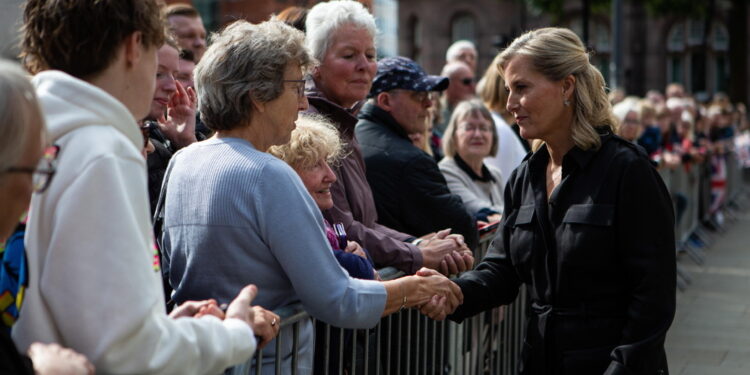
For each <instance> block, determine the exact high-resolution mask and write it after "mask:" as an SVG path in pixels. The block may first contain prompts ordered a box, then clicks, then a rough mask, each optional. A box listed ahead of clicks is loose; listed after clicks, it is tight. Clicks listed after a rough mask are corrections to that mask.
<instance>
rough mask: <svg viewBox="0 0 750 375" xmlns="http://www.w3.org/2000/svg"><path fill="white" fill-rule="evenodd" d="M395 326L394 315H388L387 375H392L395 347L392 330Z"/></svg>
mask: <svg viewBox="0 0 750 375" xmlns="http://www.w3.org/2000/svg"><path fill="white" fill-rule="evenodd" d="M392 325H393V314H391V315H388V330H387V331H386V335H387V338H386V341H385V342H386V345H385V347H386V350H385V375H391V351H392V350H391V347H392V346H393V345H392V344H393V343H392V342H391V328H393V327H392Z"/></svg>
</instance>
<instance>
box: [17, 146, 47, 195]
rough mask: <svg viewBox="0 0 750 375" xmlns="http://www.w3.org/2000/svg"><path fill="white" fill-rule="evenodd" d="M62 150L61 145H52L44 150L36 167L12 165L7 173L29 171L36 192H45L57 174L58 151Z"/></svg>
mask: <svg viewBox="0 0 750 375" xmlns="http://www.w3.org/2000/svg"><path fill="white" fill-rule="evenodd" d="M58 151H60V147H59V146H50V147H47V148H46V149H45V150H44V155H43V156H42V158H41V160H39V164H38V165H37V166H36V168H31V167H10V168H8V169H6V170H5V171H4V172H5V173H29V174H31V178H32V182H33V189H34V192H35V193H43V192H44V191H45V190H47V187H49V184H50V182H51V181H52V177H53V176H54V175H55V171H56V169H55V167H56V165H57V162H56V161H57V153H58Z"/></svg>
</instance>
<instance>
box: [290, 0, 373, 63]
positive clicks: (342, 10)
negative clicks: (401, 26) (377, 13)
mask: <svg viewBox="0 0 750 375" xmlns="http://www.w3.org/2000/svg"><path fill="white" fill-rule="evenodd" d="M345 25H354V26H355V27H357V28H362V29H365V30H367V32H368V33H369V34H370V36H372V38H373V44H374V43H375V35H377V33H378V29H377V26H375V17H373V16H372V14H370V12H369V11H367V8H365V7H364V5H362V4H361V3H359V2H357V1H353V0H332V1H327V2H324V3H318V4H316V5H315V6H314V7H312V9H310V13H308V14H307V21H305V28H306V30H307V31H306V32H307V39H306V43H307V47H308V48H309V49H310V51H311V52H312V55H313V56H314V57H315V58H316V59H317V60H318V61H323V57H324V56H325V54H326V52H328V48H329V47H330V43H331V39H332V36H333V34H334V33H335V32H336V31H337V30H338V29H339V28H340V27H342V26H345Z"/></svg>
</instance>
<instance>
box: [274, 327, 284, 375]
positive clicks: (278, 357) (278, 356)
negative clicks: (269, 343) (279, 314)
mask: <svg viewBox="0 0 750 375" xmlns="http://www.w3.org/2000/svg"><path fill="white" fill-rule="evenodd" d="M282 336H283V335H282V332H279V335H278V336H277V337H276V360H275V362H276V363H275V364H276V375H281V367H282V366H281V338H282Z"/></svg>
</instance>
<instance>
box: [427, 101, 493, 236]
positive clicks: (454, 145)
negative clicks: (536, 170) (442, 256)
mask: <svg viewBox="0 0 750 375" xmlns="http://www.w3.org/2000/svg"><path fill="white" fill-rule="evenodd" d="M497 144H498V141H497V130H496V128H495V123H494V121H493V120H492V114H491V113H490V111H489V110H488V109H487V108H486V107H485V106H484V104H482V102H481V101H479V100H478V99H473V100H468V101H463V102H461V103H460V104H459V105H458V106H456V109H455V110H454V111H453V115H452V116H451V119H450V121H449V122H448V128H447V129H446V130H445V135H444V136H443V152H444V153H445V158H444V159H443V160H442V161H440V163H439V164H438V165H439V167H440V171H441V172H443V176H444V177H445V181H446V182H447V183H448V188H449V189H450V191H451V193H453V194H456V195H458V196H460V197H461V200H463V202H464V205H465V206H466V209H467V210H469V212H470V213H471V214H473V215H474V217H476V218H477V220H479V221H484V222H495V221H499V220H500V214H501V213H502V212H503V188H504V184H503V181H504V180H503V177H502V176H501V174H500V170H498V169H497V168H495V167H494V166H491V165H487V164H485V163H484V159H485V158H486V157H488V156H495V155H496V154H497Z"/></svg>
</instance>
